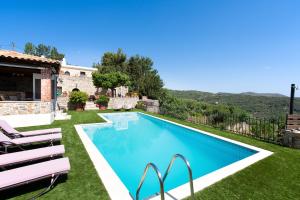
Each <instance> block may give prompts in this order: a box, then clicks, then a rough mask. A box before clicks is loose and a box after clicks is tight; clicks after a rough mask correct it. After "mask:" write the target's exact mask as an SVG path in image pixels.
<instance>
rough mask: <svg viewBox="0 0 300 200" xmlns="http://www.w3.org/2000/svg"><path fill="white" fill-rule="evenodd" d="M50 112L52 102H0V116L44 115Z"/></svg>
mask: <svg viewBox="0 0 300 200" xmlns="http://www.w3.org/2000/svg"><path fill="white" fill-rule="evenodd" d="M52 111H53V103H52V102H42V101H0V115H23V114H46V113H51V112H52Z"/></svg>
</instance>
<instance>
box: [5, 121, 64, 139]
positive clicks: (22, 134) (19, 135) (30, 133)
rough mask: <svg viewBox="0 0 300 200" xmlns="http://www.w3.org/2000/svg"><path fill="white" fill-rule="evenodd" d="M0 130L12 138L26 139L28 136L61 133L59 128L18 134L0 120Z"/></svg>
mask: <svg viewBox="0 0 300 200" xmlns="http://www.w3.org/2000/svg"><path fill="white" fill-rule="evenodd" d="M0 128H1V129H2V130H3V131H4V132H5V133H7V134H9V135H10V136H13V137H28V136H36V135H45V134H51V133H61V128H51V129H43V130H34V131H25V132H19V131H17V130H16V129H14V128H13V127H11V126H10V125H9V124H8V123H7V122H6V121H4V120H0Z"/></svg>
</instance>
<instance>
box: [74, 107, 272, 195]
mask: <svg viewBox="0 0 300 200" xmlns="http://www.w3.org/2000/svg"><path fill="white" fill-rule="evenodd" d="M120 113H121V112H118V113H98V115H99V116H100V117H101V118H103V119H104V120H105V122H102V123H91V124H78V125H74V126H75V129H76V131H77V133H78V135H79V137H80V139H81V141H82V143H83V145H84V147H85V149H86V151H87V152H88V154H89V156H90V158H91V160H92V162H93V164H94V167H95V169H96V171H97V173H98V175H99V177H100V178H101V180H102V182H103V184H104V186H105V188H106V190H107V192H108V194H109V196H110V198H111V199H112V200H115V199H116V200H118V199H124V200H127V199H128V200H132V199H133V198H132V197H131V195H130V193H129V191H128V189H127V188H126V186H125V185H124V184H123V182H122V181H121V180H120V178H119V177H118V175H117V174H116V173H115V172H114V170H113V169H112V168H111V166H110V165H109V163H108V162H107V161H106V159H105V158H104V156H103V155H102V154H101V152H100V151H99V150H98V149H97V147H96V146H95V145H94V143H93V142H92V141H91V140H90V138H89V137H88V136H87V134H86V133H85V132H84V130H83V128H82V126H83V125H84V126H86V125H105V124H112V122H111V121H110V120H108V119H107V118H106V117H105V116H103V114H104V115H105V114H120ZM124 113H125V112H124ZM135 113H140V114H143V115H146V116H150V117H153V118H156V119H159V120H163V121H166V122H169V123H172V124H175V125H178V126H181V127H184V128H187V129H190V130H193V131H196V132H199V133H202V134H205V135H209V136H211V137H214V138H218V139H221V140H224V141H227V142H231V143H233V144H237V145H240V146H242V147H246V148H248V149H252V150H255V151H257V153H256V154H254V155H251V156H249V157H246V158H244V159H242V160H239V161H237V162H234V163H232V164H229V165H227V166H225V167H222V168H220V169H218V170H215V171H213V172H211V173H208V174H206V175H204V176H201V177H199V178H196V179H194V180H193V184H194V191H195V193H196V192H198V191H200V190H202V189H204V188H206V187H208V186H210V185H212V184H214V183H216V182H218V181H220V180H222V179H224V178H226V177H228V176H230V175H232V174H234V173H236V172H238V171H240V170H242V169H244V168H246V167H248V166H250V165H252V164H253V163H255V162H258V161H259V160H262V159H264V158H266V157H268V156H270V155H272V154H273V152H271V151H267V150H264V149H261V148H258V147H255V146H252V145H248V144H245V143H242V142H238V141H235V140H232V139H228V138H225V137H222V136H218V135H215V134H212V133H209V132H206V131H202V130H199V129H196V128H192V127H190V126H186V125H183V124H179V123H176V122H173V121H170V120H166V119H163V118H160V117H156V116H153V115H149V114H146V113H143V112H135ZM170 159H171V158H170ZM149 162H150V161H149ZM141 173H142V172H141ZM188 196H190V185H189V182H188V180H187V183H185V184H183V185H180V186H178V187H176V188H174V189H172V190H169V191H166V192H165V199H166V200H167V199H173V200H174V199H183V198H186V197H188ZM151 199H160V196H159V195H158V196H155V197H153V198H151Z"/></svg>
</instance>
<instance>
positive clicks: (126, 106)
mask: <svg viewBox="0 0 300 200" xmlns="http://www.w3.org/2000/svg"><path fill="white" fill-rule="evenodd" d="M123 108H124V109H125V110H131V109H133V106H132V104H124V106H123Z"/></svg>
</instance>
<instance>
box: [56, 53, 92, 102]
mask: <svg viewBox="0 0 300 200" xmlns="http://www.w3.org/2000/svg"><path fill="white" fill-rule="evenodd" d="M94 71H97V69H95V68H91V67H83V66H76V65H68V64H67V63H66V59H65V58H64V59H63V61H62V62H61V68H60V72H59V77H58V81H57V95H58V96H59V97H67V96H69V93H70V92H72V91H73V90H75V89H76V90H80V91H84V92H86V93H88V95H95V92H97V88H96V87H95V86H94V84H93V79H92V73H93V72H94Z"/></svg>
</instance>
